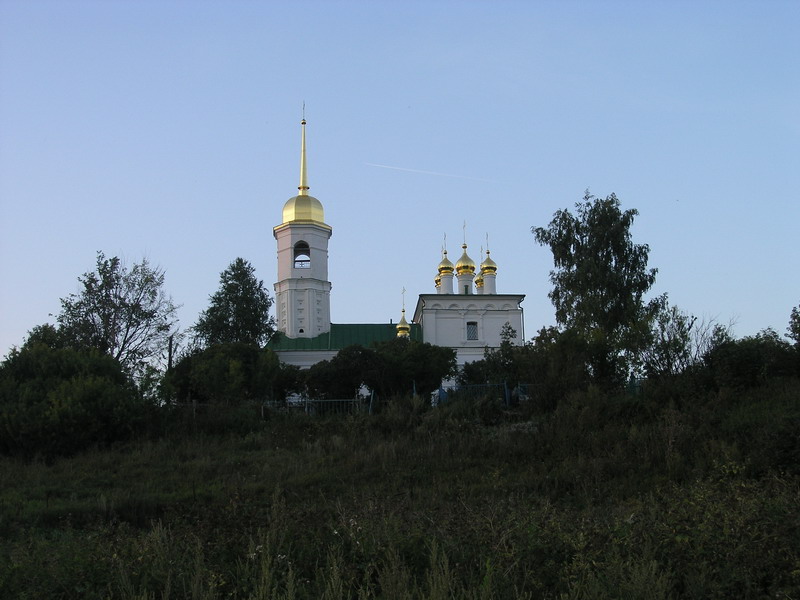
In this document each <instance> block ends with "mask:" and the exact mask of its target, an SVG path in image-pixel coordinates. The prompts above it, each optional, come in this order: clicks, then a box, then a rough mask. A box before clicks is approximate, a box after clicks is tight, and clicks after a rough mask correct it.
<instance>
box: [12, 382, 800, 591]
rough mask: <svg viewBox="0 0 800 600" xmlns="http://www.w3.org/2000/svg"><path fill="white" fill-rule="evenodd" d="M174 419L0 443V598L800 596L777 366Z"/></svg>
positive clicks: (799, 505) (786, 427)
mask: <svg viewBox="0 0 800 600" xmlns="http://www.w3.org/2000/svg"><path fill="white" fill-rule="evenodd" d="M687 398H690V400H687ZM245 410H246V409H241V411H245ZM170 419H171V420H170V421H169V422H167V423H166V424H165V425H164V428H163V433H162V434H161V435H151V436H150V437H147V438H142V439H139V440H137V441H134V442H129V443H127V444H125V445H120V446H115V447H112V448H111V449H107V450H96V451H91V452H86V453H83V454H80V455H77V456H74V457H71V458H63V459H59V460H57V461H54V462H52V463H50V464H47V463H44V462H37V461H34V462H26V461H22V460H17V459H10V458H0V597H2V598H45V597H46V598H350V597H352V598H516V597H521V598H525V597H528V598H592V599H594V598H766V597H770V598H786V599H789V598H800V383H799V382H798V381H797V380H796V379H789V380H785V381H773V382H772V383H771V384H770V385H768V386H765V387H762V388H759V389H755V390H749V391H742V392H734V391H730V390H724V389H723V390H722V391H720V392H713V393H712V392H708V393H698V394H695V395H694V396H692V395H691V394H688V393H687V392H686V391H685V390H677V389H670V388H660V389H657V390H649V391H648V390H646V391H645V392H644V393H642V394H640V395H638V396H630V395H619V396H607V395H604V394H602V393H600V392H598V391H596V390H589V391H588V392H583V393H579V394H575V395H573V396H571V397H570V398H569V399H568V400H566V401H564V402H561V403H560V404H559V406H558V407H557V408H556V409H555V410H553V411H548V412H540V411H537V410H536V407H535V406H532V405H527V406H523V407H521V408H520V409H518V410H514V411H504V410H503V409H501V407H499V406H497V405H495V404H493V403H492V402H491V401H488V400H485V401H480V400H479V401H473V402H469V403H466V402H465V403H451V404H448V405H445V406H441V407H438V408H436V409H431V408H426V407H424V406H423V405H422V403H421V402H415V401H414V400H411V399H395V400H394V401H393V402H391V403H390V404H389V405H388V406H387V407H385V410H384V411H383V412H382V413H381V414H379V415H375V416H366V415H364V416H350V417H338V418H334V417H331V418H319V417H316V418H311V417H307V416H304V415H294V416H289V415H282V414H272V415H269V416H268V418H267V419H266V420H264V421H261V420H260V417H259V415H258V414H257V413H255V412H254V413H252V414H247V413H245V412H238V413H237V412H234V411H233V410H232V409H231V410H229V411H226V412H220V413H218V414H215V415H210V416H206V417H205V418H200V419H199V420H197V421H193V420H191V419H190V418H189V416H188V415H181V414H176V415H172V416H171V417H170Z"/></svg>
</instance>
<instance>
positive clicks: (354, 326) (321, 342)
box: [267, 323, 422, 352]
mask: <svg viewBox="0 0 800 600" xmlns="http://www.w3.org/2000/svg"><path fill="white" fill-rule="evenodd" d="M410 325H411V339H412V340H417V341H422V328H421V327H420V326H419V325H418V324H417V323H411V324H410ZM396 337H397V328H396V323H347V324H343V323H339V324H337V323H331V330H330V331H329V332H328V333H323V334H322V335H318V336H317V337H313V338H287V337H286V336H285V335H283V334H281V333H276V334H275V335H274V336H272V339H271V340H270V341H269V344H267V348H269V349H270V350H274V351H276V352H280V351H282V350H341V349H342V348H346V347H347V346H352V345H354V344H358V345H360V346H364V347H365V348H369V347H370V346H372V344H374V343H375V342H385V341H388V340H393V339H394V338H396Z"/></svg>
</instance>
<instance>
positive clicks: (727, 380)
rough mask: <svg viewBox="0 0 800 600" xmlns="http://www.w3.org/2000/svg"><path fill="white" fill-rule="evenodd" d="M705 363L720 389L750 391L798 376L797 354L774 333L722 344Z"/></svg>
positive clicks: (768, 331)
mask: <svg viewBox="0 0 800 600" xmlns="http://www.w3.org/2000/svg"><path fill="white" fill-rule="evenodd" d="M705 361H706V364H707V366H708V368H709V369H710V371H711V373H712V374H713V377H714V380H715V382H716V384H717V386H718V387H720V388H732V389H747V388H752V387H756V386H759V385H762V384H763V383H765V382H767V381H768V380H770V379H772V378H775V377H784V376H789V375H795V374H797V355H796V352H795V350H794V349H793V348H792V347H791V345H790V344H789V343H788V342H786V341H785V340H783V339H781V337H780V336H779V335H778V334H777V333H776V332H775V331H774V330H772V329H765V330H763V331H761V332H759V333H758V334H756V335H755V336H747V337H744V338H742V339H740V340H733V339H722V340H719V341H718V342H717V343H715V344H714V346H713V348H712V349H711V350H710V351H709V352H708V353H707V354H706V356H705Z"/></svg>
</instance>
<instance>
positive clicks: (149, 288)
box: [32, 252, 176, 374]
mask: <svg viewBox="0 0 800 600" xmlns="http://www.w3.org/2000/svg"><path fill="white" fill-rule="evenodd" d="M78 281H79V282H80V284H81V286H82V290H81V291H80V292H79V293H78V294H70V295H69V296H67V297H66V298H62V299H61V312H60V313H59V315H58V317H57V320H58V325H59V332H58V334H59V337H60V338H61V340H62V341H61V342H59V344H61V343H64V344H67V345H70V346H73V347H76V348H94V349H96V350H98V351H100V352H101V353H103V354H108V355H109V356H111V357H113V358H114V359H116V360H118V361H119V362H120V364H121V365H122V366H123V368H124V369H125V370H126V371H127V372H129V373H131V374H135V373H137V372H138V371H139V370H141V368H143V366H144V365H145V364H147V363H149V362H152V361H154V360H158V359H160V358H163V355H164V353H165V351H166V349H167V344H168V338H169V335H170V332H171V331H172V329H173V327H174V325H175V312H176V307H175V305H174V304H173V303H172V299H171V298H169V297H168V296H167V295H166V294H165V293H164V290H163V285H164V271H163V270H162V269H159V268H153V267H151V266H150V264H149V263H148V261H147V259H143V260H142V262H141V263H137V264H134V265H133V267H131V268H130V269H128V268H127V267H126V266H125V265H123V264H122V262H121V261H120V259H119V258H117V257H116V256H115V257H113V258H106V257H105V255H104V254H103V253H102V252H98V253H97V267H96V271H93V272H88V273H84V274H83V275H82V276H81V277H79V278H78ZM32 333H33V334H34V335H35V336H40V335H42V334H44V333H45V332H44V331H43V330H35V331H34V332H32ZM51 333H52V332H48V335H50V334H51Z"/></svg>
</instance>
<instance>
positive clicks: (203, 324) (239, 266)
mask: <svg viewBox="0 0 800 600" xmlns="http://www.w3.org/2000/svg"><path fill="white" fill-rule="evenodd" d="M219 285H220V287H219V290H217V291H216V292H214V294H213V295H212V296H211V304H210V306H209V307H208V308H207V309H206V310H204V311H203V312H202V313H201V314H200V318H199V319H198V321H197V324H196V325H195V326H194V332H195V335H196V336H197V338H198V340H199V341H200V342H201V343H202V344H203V345H207V346H210V345H215V344H233V343H243V344H253V345H256V346H264V345H265V344H266V343H267V342H268V341H269V338H270V337H271V336H272V334H273V333H274V332H275V323H274V321H273V319H272V318H271V317H270V316H269V309H270V306H272V299H271V298H270V297H269V294H268V293H267V290H266V289H265V288H264V282H263V281H260V280H259V279H257V278H256V276H255V269H254V268H253V266H252V265H251V264H250V263H249V262H248V261H246V260H244V259H242V258H237V259H236V260H234V261H233V262H232V263H231V264H230V265H228V268H226V269H225V270H224V271H223V272H222V273H220V276H219Z"/></svg>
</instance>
